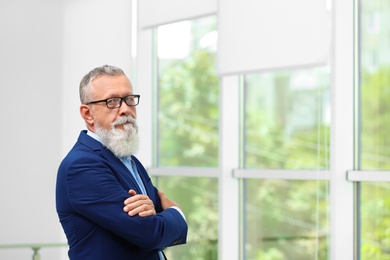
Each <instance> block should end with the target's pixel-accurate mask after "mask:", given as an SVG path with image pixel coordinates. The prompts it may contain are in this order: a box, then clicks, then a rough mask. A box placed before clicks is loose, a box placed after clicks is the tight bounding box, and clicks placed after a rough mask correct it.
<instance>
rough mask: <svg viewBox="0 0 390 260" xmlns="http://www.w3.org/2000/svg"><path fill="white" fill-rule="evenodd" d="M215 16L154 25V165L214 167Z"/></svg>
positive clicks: (216, 122) (215, 160) (215, 114)
mask: <svg viewBox="0 0 390 260" xmlns="http://www.w3.org/2000/svg"><path fill="white" fill-rule="evenodd" d="M216 41H217V32H216V18H215V17H207V18H202V19H198V20H193V21H183V22H179V23H174V24H169V25H164V26H160V27H158V32H157V48H158V51H157V53H158V92H159V95H158V120H159V131H158V134H159V138H158V164H159V165H160V166H196V167H217V166H218V142H219V138H218V117H219V110H218V106H219V104H218V98H219V90H218V87H219V80H218V77H217V76H216V64H215V63H216Z"/></svg>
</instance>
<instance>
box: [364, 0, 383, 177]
mask: <svg viewBox="0 0 390 260" xmlns="http://www.w3.org/2000/svg"><path fill="white" fill-rule="evenodd" d="M362 2H363V5H362V6H363V10H362V21H361V22H362V27H363V28H362V31H361V35H362V53H361V59H362V63H361V64H362V66H361V79H362V80H361V106H362V107H361V116H362V118H361V120H362V129H361V134H362V135H361V167H362V168H364V169H382V170H384V169H387V170H390V135H389V131H390V102H389V101H390V38H389V37H390V22H389V21H388V15H389V12H390V2H389V1H384V0H382V1H373V0H363V1H362Z"/></svg>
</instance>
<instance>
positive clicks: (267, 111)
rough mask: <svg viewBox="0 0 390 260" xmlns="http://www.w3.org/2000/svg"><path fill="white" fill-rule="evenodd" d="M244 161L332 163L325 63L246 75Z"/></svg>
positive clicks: (280, 165)
mask: <svg viewBox="0 0 390 260" xmlns="http://www.w3.org/2000/svg"><path fill="white" fill-rule="evenodd" d="M245 89H246V92H245V102H246V103H245V105H246V108H245V109H246V111H245V115H246V122H245V125H246V128H245V129H246V130H245V131H246V133H245V138H246V141H245V158H246V160H245V165H246V167H247V168H268V169H329V142H330V128H329V127H330V100H329V95H330V94H329V72H328V69H327V68H316V69H308V70H299V71H287V72H276V73H264V74H253V75H248V76H246V78H245Z"/></svg>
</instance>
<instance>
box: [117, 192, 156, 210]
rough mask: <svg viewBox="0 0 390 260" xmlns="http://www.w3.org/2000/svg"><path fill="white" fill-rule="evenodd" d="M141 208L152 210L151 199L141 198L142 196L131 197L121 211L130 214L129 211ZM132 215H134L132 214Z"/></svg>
mask: <svg viewBox="0 0 390 260" xmlns="http://www.w3.org/2000/svg"><path fill="white" fill-rule="evenodd" d="M142 206H147V207H151V208H154V204H153V201H152V200H151V199H149V197H147V196H143V195H137V196H135V197H131V198H129V199H127V200H126V201H125V206H124V207H123V211H125V212H130V211H131V210H134V209H137V208H140V207H142ZM141 209H142V208H141ZM136 213H138V212H136ZM133 215H136V214H133Z"/></svg>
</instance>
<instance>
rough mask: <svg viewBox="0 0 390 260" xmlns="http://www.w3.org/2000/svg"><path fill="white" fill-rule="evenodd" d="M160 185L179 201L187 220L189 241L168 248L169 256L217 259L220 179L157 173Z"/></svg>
mask: <svg viewBox="0 0 390 260" xmlns="http://www.w3.org/2000/svg"><path fill="white" fill-rule="evenodd" d="M173 174H174V173H173ZM157 186H158V187H159V189H161V190H163V191H164V193H165V194H166V195H167V197H168V198H170V199H172V200H174V201H176V202H177V203H179V205H180V207H181V208H182V210H183V212H184V214H185V216H186V220H187V223H188V235H187V244H185V245H180V246H174V247H168V248H167V249H165V251H164V252H165V254H166V256H167V258H168V259H191V260H215V259H218V180H217V179H216V178H199V177H191V178H190V177H158V178H157Z"/></svg>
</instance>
